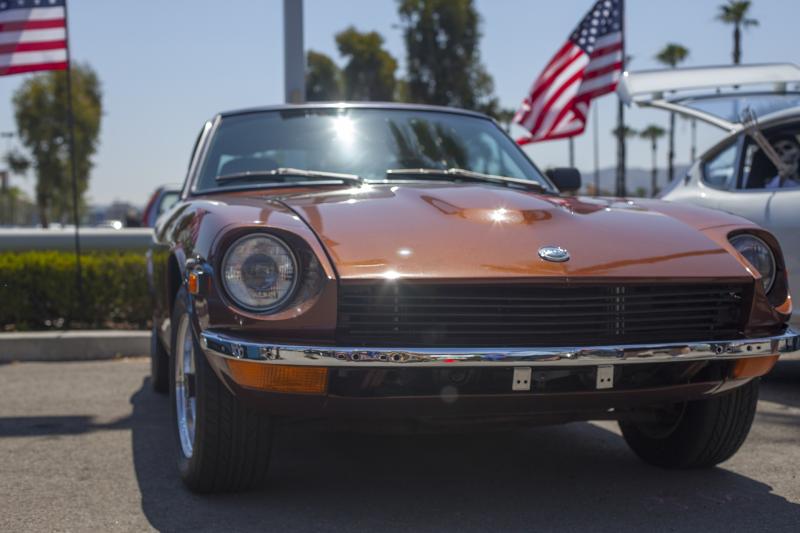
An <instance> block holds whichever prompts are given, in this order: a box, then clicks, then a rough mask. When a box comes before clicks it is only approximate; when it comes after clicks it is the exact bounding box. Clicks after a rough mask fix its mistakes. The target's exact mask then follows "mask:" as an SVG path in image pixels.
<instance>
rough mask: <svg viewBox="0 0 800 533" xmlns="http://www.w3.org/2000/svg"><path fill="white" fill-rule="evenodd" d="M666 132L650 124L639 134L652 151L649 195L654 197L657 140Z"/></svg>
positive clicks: (655, 190)
mask: <svg viewBox="0 0 800 533" xmlns="http://www.w3.org/2000/svg"><path fill="white" fill-rule="evenodd" d="M665 133H666V131H664V128H662V127H661V126H658V125H656V124H650V125H649V126H647V127H646V128H645V129H643V130H642V131H640V132H639V137H641V138H642V139H646V140H649V141H650V149H651V150H652V151H653V168H652V171H651V172H652V173H651V174H650V194H651V195H652V196H655V195H656V192H657V190H658V184H657V183H656V180H657V176H658V166H657V162H656V151H657V150H658V140H659V139H660V138H661V137H663V136H664V134H665Z"/></svg>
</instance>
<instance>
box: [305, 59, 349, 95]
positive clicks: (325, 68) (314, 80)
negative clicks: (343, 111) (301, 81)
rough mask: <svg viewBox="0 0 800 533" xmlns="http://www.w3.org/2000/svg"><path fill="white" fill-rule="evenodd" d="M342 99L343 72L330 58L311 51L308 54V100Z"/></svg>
mask: <svg viewBox="0 0 800 533" xmlns="http://www.w3.org/2000/svg"><path fill="white" fill-rule="evenodd" d="M341 99H342V71H341V70H340V69H339V67H337V66H336V63H334V62H333V59H331V58H330V57H329V56H327V55H325V54H322V53H320V52H315V51H313V50H309V51H308V54H306V100H308V101H309V102H325V101H332V100H341Z"/></svg>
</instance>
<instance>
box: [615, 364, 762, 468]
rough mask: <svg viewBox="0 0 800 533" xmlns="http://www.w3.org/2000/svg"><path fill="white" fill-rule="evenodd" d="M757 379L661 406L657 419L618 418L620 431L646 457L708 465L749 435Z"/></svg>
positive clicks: (668, 464)
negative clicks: (708, 395)
mask: <svg viewBox="0 0 800 533" xmlns="http://www.w3.org/2000/svg"><path fill="white" fill-rule="evenodd" d="M758 383H759V382H758V379H754V380H752V381H751V382H749V383H747V384H746V385H743V386H741V387H738V388H736V389H734V390H732V391H730V392H728V393H725V394H721V395H719V396H715V397H713V398H709V399H707V400H699V401H694V402H687V403H683V404H677V405H675V406H673V408H671V409H669V410H662V411H660V413H659V414H660V415H661V416H660V419H659V421H658V422H630V421H620V423H619V426H620V429H621V430H622V435H623V437H625V441H626V442H627V443H628V445H629V446H630V447H631V449H632V450H633V451H634V453H636V455H638V456H639V457H640V458H641V459H642V460H644V461H645V462H646V463H650V464H652V465H655V466H660V467H663V468H709V467H712V466H715V465H717V464H719V463H722V462H723V461H727V460H728V459H730V458H731V457H733V454H735V453H736V452H737V451H738V450H739V448H740V447H741V445H742V444H743V443H744V441H745V439H746V438H747V434H748V433H749V432H750V426H751V425H752V423H753V417H754V416H755V412H756V405H757V403H758Z"/></svg>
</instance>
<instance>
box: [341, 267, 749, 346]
mask: <svg viewBox="0 0 800 533" xmlns="http://www.w3.org/2000/svg"><path fill="white" fill-rule="evenodd" d="M749 290H750V288H749V286H748V285H744V284H733V283H698V284H608V285H606V284H603V285H577V284H575V285H518V284H497V285H472V284H454V285H450V284H441V285H439V284H428V283H413V282H369V283H352V284H351V283H343V284H342V285H341V286H340V293H339V316H338V328H337V342H338V343H339V344H347V345H353V346H384V347H389V346H397V347H400V346H461V347H470V346H483V347H486V346H496V347H503V346H531V347H533V346H579V345H582V344H595V345H596V344H622V343H649V342H672V341H676V342H677V341H702V340H720V339H733V338H737V337H739V336H740V335H741V334H740V331H741V329H742V326H743V324H744V321H745V319H746V309H747V308H748V305H749V297H750V294H749Z"/></svg>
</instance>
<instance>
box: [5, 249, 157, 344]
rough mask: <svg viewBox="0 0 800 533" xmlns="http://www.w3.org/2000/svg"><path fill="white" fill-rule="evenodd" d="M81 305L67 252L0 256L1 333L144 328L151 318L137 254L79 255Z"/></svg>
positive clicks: (142, 264) (144, 275)
mask: <svg viewBox="0 0 800 533" xmlns="http://www.w3.org/2000/svg"><path fill="white" fill-rule="evenodd" d="M81 267H82V270H83V295H84V296H83V304H82V305H80V304H79V302H78V296H77V288H76V287H75V255H74V254H73V253H72V252H61V251H46V252H43V251H35V252H4V253H0V331H4V330H5V331H8V330H17V331H19V330H30V329H51V328H64V327H67V326H69V327H72V328H123V329H127V328H145V327H147V326H148V323H149V321H150V318H151V315H152V302H151V297H150V291H149V289H148V286H147V266H146V259H145V256H144V253H142V252H93V253H87V254H84V255H82V256H81Z"/></svg>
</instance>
